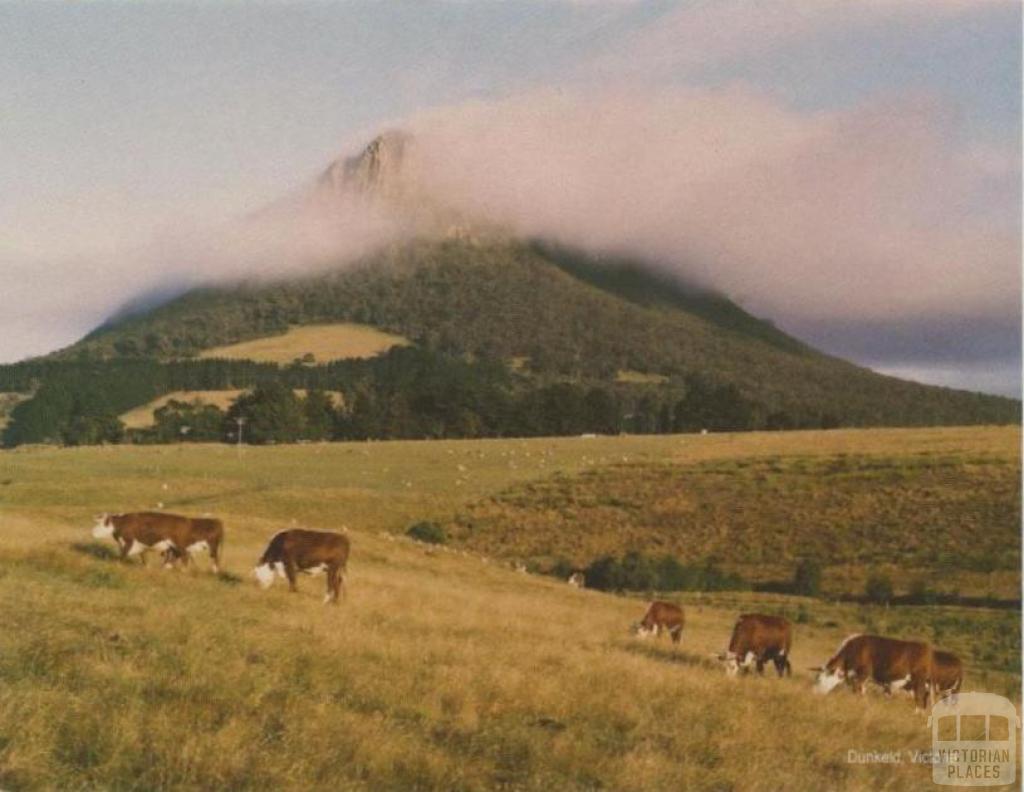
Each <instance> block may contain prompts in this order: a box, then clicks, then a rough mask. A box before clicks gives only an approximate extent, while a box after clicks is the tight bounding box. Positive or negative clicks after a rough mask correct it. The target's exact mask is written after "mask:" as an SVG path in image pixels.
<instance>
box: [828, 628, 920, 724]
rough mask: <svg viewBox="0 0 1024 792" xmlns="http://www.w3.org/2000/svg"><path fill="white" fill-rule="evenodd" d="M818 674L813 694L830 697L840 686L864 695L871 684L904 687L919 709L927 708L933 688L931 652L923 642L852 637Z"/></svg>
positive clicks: (876, 636) (880, 637)
mask: <svg viewBox="0 0 1024 792" xmlns="http://www.w3.org/2000/svg"><path fill="white" fill-rule="evenodd" d="M813 670H815V671H817V672H818V675H817V678H816V679H815V684H814V691H815V692H816V693H828V692H829V691H830V690H832V689H833V688H835V687H836V686H837V685H838V684H840V683H841V682H844V681H845V682H846V683H847V684H848V685H849V686H850V687H851V688H852V689H853V690H855V691H857V692H859V693H861V694H864V692H865V690H866V685H867V683H868V682H869V681H871V682H875V683H876V684H878V685H882V686H883V687H885V686H891V685H898V686H905V687H907V688H909V689H910V690H911V691H912V692H913V694H914V702H915V704H916V706H917V708H919V709H924V708H926V707H927V706H928V698H929V694H930V692H931V687H932V648H931V646H930V645H929V644H927V643H925V642H923V641H901V640H897V639H895V638H883V637H882V636H880V635H851V636H850V637H848V638H847V639H846V640H844V641H843V642H842V644H840V645H839V649H838V650H836V653H835V654H834V655H832V657H831V658H830V659H829V661H828V662H827V663H825V665H824V666H822V667H821V668H817V669H813Z"/></svg>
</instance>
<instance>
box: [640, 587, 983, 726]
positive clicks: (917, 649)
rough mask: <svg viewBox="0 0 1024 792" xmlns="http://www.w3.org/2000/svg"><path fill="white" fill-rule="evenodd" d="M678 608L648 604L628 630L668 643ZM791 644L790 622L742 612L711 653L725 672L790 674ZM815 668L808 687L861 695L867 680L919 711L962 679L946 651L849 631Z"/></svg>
mask: <svg viewBox="0 0 1024 792" xmlns="http://www.w3.org/2000/svg"><path fill="white" fill-rule="evenodd" d="M684 623H685V617H684V614H683V609H682V608H680V607H679V606H678V605H674V604H672V603H671V602H660V601H655V602H652V603H651V605H650V607H649V608H648V609H647V613H645V614H644V617H643V619H642V620H641V621H639V622H637V623H636V624H635V625H633V632H634V633H635V634H636V635H639V636H641V637H644V636H648V635H660V634H661V633H663V632H666V633H668V634H669V636H671V638H672V641H673V643H679V641H680V639H681V638H682V634H683V625H684ZM792 646H793V625H792V624H791V623H790V622H789V620H788V619H784V618H782V617H781V616H768V615H765V614H762V613H745V614H743V615H741V616H740V617H739V619H738V620H737V621H736V625H735V626H734V627H733V630H732V637H731V638H730V639H729V649H728V650H727V651H726V652H724V653H722V654H718V655H714V657H715V658H716V659H717V660H719V661H721V662H722V663H724V664H725V668H726V672H727V673H728V674H729V675H730V676H735V675H737V674H739V673H740V671H745V672H746V671H750V670H751V669H752V668H753V669H756V670H757V673H759V674H763V673H764V667H765V665H767V664H768V663H772V664H773V665H774V666H775V670H776V671H777V672H778V675H779V676H780V677H781V676H788V675H791V674H792V667H791V666H790V664H789V655H790V650H791V649H792ZM811 670H812V671H814V672H815V674H816V677H815V682H814V690H815V692H817V693H828V692H829V691H831V690H833V689H834V688H835V687H837V686H838V685H840V684H842V683H844V682H845V683H846V684H847V685H849V687H850V688H852V689H853V690H854V691H856V692H858V693H860V694H862V695H863V694H864V693H865V692H866V691H867V685H868V683H869V682H871V683H874V684H876V685H878V686H880V687H881V688H882V689H883V690H884V691H885V693H886V695H892V693H893V691H894V690H900V691H906V692H909V693H911V694H912V695H913V696H914V702H915V704H916V706H917V707H918V708H920V709H924V708H926V707H927V706H928V703H929V700H931V701H933V702H934V701H935V700H937V699H938V698H941V697H943V696H949V695H956V694H957V693H959V692H960V688H961V686H962V685H963V681H964V665H963V662H961V660H960V658H959V657H957V656H956V655H955V654H953V653H952V652H944V651H942V650H939V649H933V648H932V647H931V645H930V644H928V643H925V642H923V641H903V640H898V639H896V638H884V637H882V636H880V635H860V634H858V635H851V636H849V637H848V638H846V639H845V640H844V641H843V642H842V643H841V644H840V645H839V649H838V650H836V653H835V654H834V655H832V657H830V658H829V660H828V662H826V663H825V665H823V666H817V667H814V668H812V669H811Z"/></svg>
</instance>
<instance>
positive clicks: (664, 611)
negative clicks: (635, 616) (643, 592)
mask: <svg viewBox="0 0 1024 792" xmlns="http://www.w3.org/2000/svg"><path fill="white" fill-rule="evenodd" d="M685 621H686V620H685V617H684V616H683V609H682V608H680V607H679V606H678V605H673V604H672V603H671V602H662V601H660V600H655V601H654V602H652V603H651V605H650V607H649V608H648V609H647V613H645V614H644V618H643V619H642V620H641V621H639V622H637V623H636V624H634V625H633V633H634V634H636V635H639V636H640V637H641V638H645V637H646V636H648V635H661V633H662V632H667V633H668V634H669V635H670V636H671V637H672V643H676V644H677V643H679V639H680V638H682V636H683V624H684V623H685Z"/></svg>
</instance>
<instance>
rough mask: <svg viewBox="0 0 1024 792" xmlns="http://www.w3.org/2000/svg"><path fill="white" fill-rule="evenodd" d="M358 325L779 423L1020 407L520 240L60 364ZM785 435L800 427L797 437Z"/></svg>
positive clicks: (381, 260) (184, 305) (323, 281)
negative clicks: (711, 403)
mask: <svg viewBox="0 0 1024 792" xmlns="http://www.w3.org/2000/svg"><path fill="white" fill-rule="evenodd" d="M325 322H356V323H360V324H364V325H370V326H373V327H375V328H378V329H379V330H381V331H384V332H387V333H391V334H395V335H399V336H402V337H404V338H408V339H411V340H412V341H414V342H416V343H417V344H420V345H422V346H423V347H425V348H430V349H438V350H440V351H442V352H444V353H446V354H452V355H458V356H468V357H470V358H473V359H482V360H499V361H508V360H512V359H518V360H525V361H526V365H525V367H524V369H523V371H522V373H524V374H529V375H530V376H532V377H534V378H537V379H540V380H543V381H551V380H553V379H557V380H566V379H568V380H571V381H582V382H591V383H593V382H601V383H612V382H614V381H615V379H616V375H617V372H619V371H630V372H638V373H641V374H648V375H658V376H660V377H667V378H669V383H668V385H667V386H666V387H667V390H666V389H665V388H662V386H661V385H660V384H659V385H655V386H654V389H655V390H656V391H658V392H659V393H661V392H662V391H664V392H665V394H675V398H678V396H679V394H680V392H681V390H682V389H683V386H684V383H685V381H686V379H687V378H690V377H700V378H702V379H705V380H708V381H710V382H712V383H717V384H732V385H734V386H736V387H737V388H738V389H739V391H740V393H741V394H742V395H743V396H744V397H745V398H747V399H749V400H751V401H752V402H754V403H755V404H756V407H757V410H758V411H760V413H762V420H764V419H765V416H768V415H770V414H773V413H777V414H778V416H777V418H776V420H777V421H778V422H780V425H783V424H785V425H795V426H811V425H814V426H820V425H823V424H825V425H829V424H833V425H834V424H836V423H839V424H842V425H879V424H885V425H921V424H943V423H947V424H948V423H1014V422H1017V421H1019V418H1020V404H1019V403H1018V402H1015V401H1012V400H1009V399H1001V398H997V397H992V396H982V395H979V394H971V393H966V392H960V391H953V390H950V389H944V388H934V387H926V386H923V385H916V384H912V383H908V382H904V381H901V380H897V379H895V378H891V377H884V376H881V375H878V374H874V373H872V372H870V371H867V370H866V369H862V368H859V367H857V366H854V365H851V364H849V363H846V362H844V361H841V360H838V359H835V358H831V357H828V356H826V355H823V354H820V353H817V352H815V351H814V350H811V349H810V348H808V347H806V346H805V345H803V344H801V343H800V342H798V341H796V340H795V339H792V338H790V337H789V336H786V335H785V334H784V333H782V332H780V331H779V330H777V329H775V328H774V327H772V326H771V325H770V324H769V323H767V322H764V321H761V320H758V319H755V318H754V317H751V316H750V315H749V314H746V313H745V312H744V311H742V309H740V308H739V307H738V306H736V305H735V304H733V303H731V302H729V301H728V300H726V299H724V298H722V297H720V296H716V295H704V294H690V293H687V292H685V291H683V290H681V289H679V288H678V287H674V286H672V285H671V284H666V283H665V282H664V281H663V280H659V279H658V278H656V277H654V276H651V275H645V274H644V272H643V270H641V269H639V268H638V267H637V266H627V265H621V266H619V267H617V268H615V267H613V268H612V269H609V268H608V266H607V265H606V264H604V263H602V262H598V261H596V260H593V259H588V258H586V257H584V256H579V255H576V256H567V255H566V254H564V253H562V252H559V251H551V250H549V249H547V248H545V247H543V246H538V245H527V244H520V243H513V242H486V243H479V244H473V243H469V242H458V241H448V242H443V243H426V242H422V243H418V244H415V245H409V246H405V247H401V248H395V249H392V250H389V251H387V252H385V253H381V254H379V255H377V256H375V257H373V258H371V259H369V260H367V261H364V262H362V263H361V264H360V265H358V266H355V267H351V268H348V269H345V270H341V271H335V272H329V273H326V274H323V275H319V276H315V277H309V278H306V279H301V280H293V281H288V282H285V283H275V284H269V285H239V286H235V287H225V288H219V289H212V288H211V289H205V290H198V291H195V292H192V293H189V294H186V295H184V296H183V297H181V298H179V299H177V300H174V301H172V302H170V303H168V304H167V305H164V306H163V307H161V308H158V309H157V310H155V311H152V312H150V313H148V314H144V315H137V316H133V317H129V318H127V319H125V320H124V321H122V322H119V323H115V324H112V325H109V326H105V327H102V328H100V329H98V330H97V331H96V332H94V333H92V334H91V335H90V336H88V337H87V338H86V339H84V340H83V341H82V342H80V343H79V344H76V345H75V346H73V347H71V348H70V349H68V350H65V351H64V352H62V353H61V355H63V356H64V357H75V356H77V355H83V354H84V355H96V356H112V355H124V356H138V355H143V356H151V357H157V358H164V359H166V358H176V357H180V356H183V355H186V356H187V355H196V354H200V353H201V352H202V351H204V350H207V349H210V348H213V347H218V346H223V345H225V344H234V343H237V342H241V341H247V340H252V339H256V338H264V337H267V336H273V335H280V334H283V333H285V331H286V330H288V328H289V327H291V326H293V325H309V324H322V323H325ZM787 422H789V423H788V424H787Z"/></svg>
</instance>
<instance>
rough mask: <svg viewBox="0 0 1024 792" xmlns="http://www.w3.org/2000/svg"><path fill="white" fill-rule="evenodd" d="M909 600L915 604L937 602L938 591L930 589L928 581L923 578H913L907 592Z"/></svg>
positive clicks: (932, 603)
mask: <svg viewBox="0 0 1024 792" xmlns="http://www.w3.org/2000/svg"><path fill="white" fill-rule="evenodd" d="M907 593H908V594H909V597H910V601H911V602H912V603H914V604H915V605H934V604H935V603H937V602H938V599H939V597H938V593H937V592H935V591H934V590H932V588H931V587H930V586H929V585H928V581H927V580H925V579H924V578H920V577H919V578H914V580H912V581H911V583H910V590H909V591H908V592H907Z"/></svg>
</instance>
